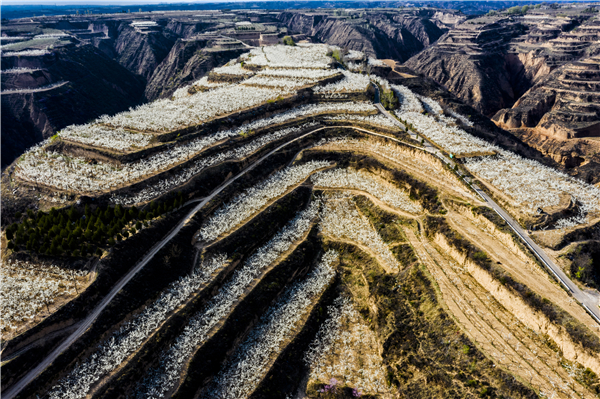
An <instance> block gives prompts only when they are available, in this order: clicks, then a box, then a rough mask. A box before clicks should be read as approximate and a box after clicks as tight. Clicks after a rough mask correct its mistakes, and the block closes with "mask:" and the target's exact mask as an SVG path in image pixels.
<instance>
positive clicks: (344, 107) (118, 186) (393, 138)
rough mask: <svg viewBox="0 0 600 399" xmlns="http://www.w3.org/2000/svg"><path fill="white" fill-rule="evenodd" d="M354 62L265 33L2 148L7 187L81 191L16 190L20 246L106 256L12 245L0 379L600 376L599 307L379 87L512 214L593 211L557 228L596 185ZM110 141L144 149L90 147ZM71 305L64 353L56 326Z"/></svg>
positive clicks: (99, 391) (30, 387)
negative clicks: (112, 104) (588, 303)
mask: <svg viewBox="0 0 600 399" xmlns="http://www.w3.org/2000/svg"><path fill="white" fill-rule="evenodd" d="M340 54H341V56H340ZM342 62H343V63H345V65H346V66H348V64H349V63H350V62H353V63H356V65H357V67H356V68H357V70H360V69H361V68H362V69H363V70H365V71H366V70H368V69H369V68H367V69H364V68H366V67H367V66H369V65H370V66H371V67H373V68H374V69H379V68H383V67H382V66H380V65H379V62H378V61H377V60H370V59H368V58H367V57H366V56H365V55H364V54H362V53H359V52H352V51H350V52H348V53H344V51H343V50H342V49H339V48H336V47H333V46H327V45H298V46H272V47H262V48H254V49H252V50H250V52H249V53H247V54H244V55H243V56H241V57H240V58H239V59H236V60H232V61H231V62H229V63H228V64H226V65H225V66H223V67H220V68H215V69H214V70H213V71H211V72H210V73H209V74H208V75H207V76H206V77H203V78H202V79H199V80H198V81H196V82H194V83H192V84H190V85H189V86H186V87H183V88H180V89H179V90H178V91H177V92H175V94H174V95H173V98H170V99H163V100H159V101H157V102H154V103H151V104H146V105H143V106H141V107H138V108H137V109H134V110H131V111H129V112H125V113H122V114H119V115H115V116H106V117H102V118H100V119H99V120H97V121H94V122H92V123H90V124H88V125H85V126H70V127H68V128H66V129H64V130H63V131H62V132H61V133H60V134H59V135H58V137H56V138H54V139H52V140H49V141H47V142H45V143H43V144H41V145H39V146H37V147H35V148H33V149H31V150H30V151H29V152H28V153H27V154H25V155H24V156H23V157H22V158H21V159H20V160H19V161H18V162H16V163H15V164H14V165H13V166H11V169H10V171H7V172H6V173H7V174H6V175H5V176H4V180H3V182H4V181H7V182H8V183H9V186H8V187H10V189H11V190H13V191H11V192H12V195H13V196H15V197H18V195H20V194H19V193H21V192H25V193H26V194H27V195H28V196H27V197H25V196H24V199H23V201H26V200H27V201H31V202H29V203H28V204H31V203H34V202H35V201H36V200H37V201H39V202H38V203H36V204H37V205H38V207H39V208H43V204H42V202H41V200H39V198H40V197H39V196H40V194H39V192H42V193H44V194H43V195H49V194H46V193H47V192H49V191H60V192H61V193H63V195H65V196H68V197H69V201H70V207H66V208H64V209H58V210H56V209H54V210H50V211H49V212H48V213H45V210H44V209H35V212H34V210H33V209H30V208H31V206H30V205H27V206H23V208H24V209H23V210H22V211H19V212H23V215H21V214H19V216H16V214H15V216H14V219H15V220H14V221H12V222H11V223H12V224H11V227H10V228H9V229H7V231H6V236H5V237H6V240H2V245H3V247H2V249H3V251H6V252H8V254H7V256H8V257H9V259H12V258H16V257H17V255H28V256H31V257H32V258H33V259H38V258H39V259H42V258H47V257H50V258H51V257H52V256H58V255H56V254H54V252H57V251H58V250H56V251H45V252H44V253H43V254H41V253H40V254H38V253H36V251H35V248H34V247H35V245H38V244H39V245H51V246H52V245H53V246H54V247H53V248H55V249H57V248H59V247H60V248H67V249H70V251H68V252H65V251H63V250H62V249H61V251H60V252H61V255H60V256H61V261H63V262H71V263H72V264H73V265H79V264H82V263H84V262H83V260H85V259H86V258H89V257H87V251H84V252H83V253H84V256H81V255H82V253H81V252H79V251H73V250H72V248H71V246H70V245H69V243H70V242H71V243H79V242H80V241H81V242H85V245H86V248H87V247H88V246H89V245H91V244H93V246H92V248H93V250H92V251H91V252H92V254H91V255H93V256H97V259H95V260H94V263H93V264H94V265H95V266H94V270H95V271H97V273H98V276H97V278H96V279H95V280H94V282H93V283H92V284H93V285H92V286H91V288H88V289H86V288H87V285H86V284H89V283H88V280H91V279H90V278H89V277H88V276H87V275H86V274H84V273H82V272H77V273H75V274H71V272H70V271H69V270H67V269H62V268H56V267H44V268H42V266H41V265H37V264H36V265H32V264H27V263H23V262H20V263H19V262H16V261H14V260H10V261H6V262H5V263H4V264H3V277H2V278H3V280H2V301H3V304H4V302H6V304H9V305H4V306H5V307H6V308H7V309H9V310H10V313H6V314H3V316H2V317H3V318H2V323H3V324H2V328H3V330H2V334H3V338H4V337H9V341H8V342H7V343H6V344H5V345H4V346H3V351H5V350H6V351H7V352H6V353H8V354H9V356H10V361H9V362H7V363H5V364H4V365H3V368H2V393H3V395H9V394H10V395H12V391H11V389H13V388H14V387H19V390H20V393H19V395H20V397H36V396H39V397H48V398H54V399H58V398H114V397H121V398H125V397H136V398H202V399H203V398H206V399H208V398H211V399H212V398H232V399H234V398H235V399H238V398H253V399H258V398H261V399H262V398H273V397H277V398H286V397H289V398H305V397H307V398H315V399H316V398H351V397H361V396H362V397H369V398H397V397H398V398H399V397H406V398H446V397H460V398H474V397H490V398H500V397H511V398H519V399H520V398H523V399H525V398H533V397H548V398H551V397H554V398H573V397H575V398H593V397H596V396H597V395H598V394H600V379H599V378H598V375H599V374H600V360H598V359H600V328H599V327H600V326H598V325H597V323H595V321H594V320H593V319H592V318H591V316H590V315H589V314H588V313H587V312H586V311H585V309H584V308H583V307H582V306H580V304H578V303H577V302H575V301H574V300H573V297H571V296H570V295H569V294H568V293H567V292H566V291H564V290H563V289H562V288H561V287H560V286H559V285H558V284H557V283H556V282H555V281H554V280H553V278H552V277H551V276H549V274H548V273H547V271H545V270H544V269H543V268H542V267H540V266H539V264H538V263H537V261H536V259H535V258H534V257H533V256H532V254H531V253H530V252H529V251H528V249H527V248H526V247H525V246H524V245H523V244H522V243H521V241H519V240H518V238H516V237H515V236H514V235H512V233H511V230H509V229H508V227H507V225H506V224H505V223H504V222H503V221H502V220H501V219H500V218H499V217H498V216H497V215H496V214H495V213H494V212H493V210H492V209H491V208H489V207H488V206H487V205H486V203H484V202H483V201H481V200H480V197H478V195H477V194H476V193H475V191H474V190H473V188H472V187H471V186H469V185H468V184H467V183H466V182H465V181H464V180H463V179H462V178H461V176H460V175H459V174H458V173H457V172H456V171H455V170H453V169H452V168H451V167H448V166H447V165H446V164H445V163H444V162H443V161H442V160H441V159H440V158H438V157H437V156H436V155H434V154H433V153H432V152H430V151H429V150H427V147H426V146H424V145H422V143H419V142H417V141H415V140H410V139H409V135H408V134H407V133H406V132H402V131H401V129H400V128H399V127H398V125H397V124H396V123H395V121H394V119H393V118H395V117H394V116H391V115H387V114H385V113H379V111H378V109H379V108H376V107H375V104H373V102H372V101H371V100H372V98H373V97H372V96H371V94H372V93H373V92H374V87H375V85H376V86H377V87H379V89H380V90H382V91H387V94H386V95H387V96H388V99H387V105H386V107H388V108H393V107H394V106H396V105H397V106H398V107H399V108H398V109H396V110H395V113H396V115H397V116H398V119H400V120H402V121H404V122H406V123H407V124H410V127H411V128H413V129H414V130H416V131H418V133H419V134H420V135H423V136H424V137H427V138H428V139H431V140H432V141H433V142H434V143H435V145H437V146H438V147H439V148H440V149H444V150H445V151H446V152H451V153H453V154H456V155H460V156H461V159H462V164H463V166H464V167H465V168H466V169H467V170H468V171H470V172H471V173H473V175H476V176H477V177H478V178H480V179H482V180H485V181H486V182H487V183H486V184H488V185H489V186H490V187H492V188H493V189H494V190H497V191H498V192H502V195H503V196H504V197H506V198H508V199H509V200H510V205H511V206H512V207H513V208H511V211H513V210H514V209H518V210H519V211H520V212H524V213H533V212H535V211H536V209H535V208H536V207H541V206H543V207H552V206H556V205H557V203H558V202H560V201H563V202H564V196H565V195H567V194H568V195H571V196H573V197H574V198H576V200H577V202H578V204H579V211H580V214H579V215H578V219H571V220H563V221H562V222H560V223H561V224H560V226H566V225H569V224H573V223H585V219H586V218H591V217H593V216H594V215H595V214H596V212H597V211H598V200H599V198H600V197H599V196H598V192H597V189H596V188H594V187H592V186H588V185H586V184H584V183H582V182H579V181H577V180H575V179H571V178H569V177H567V176H566V175H562V174H560V173H559V172H557V171H554V170H552V169H550V168H547V167H545V166H543V165H541V164H539V163H536V162H533V161H530V160H525V159H521V158H519V157H517V156H516V155H514V154H511V153H509V152H508V151H506V150H504V149H501V148H499V147H495V146H493V145H491V144H488V143H486V142H485V141H483V140H479V139H476V138H474V137H472V136H471V135H469V134H468V133H467V131H468V130H469V129H468V127H469V126H470V124H471V122H470V121H469V120H468V119H467V118H466V117H464V116H462V115H459V114H457V113H455V112H454V113H453V112H450V111H448V110H446V109H445V108H444V107H443V106H442V105H441V104H439V103H437V102H436V101H434V100H433V99H430V98H428V97H425V96H421V95H418V94H416V93H413V92H412V91H410V90H409V89H408V88H406V87H404V86H401V85H396V84H392V83H390V82H388V81H387V80H386V79H384V78H383V77H381V76H374V75H371V76H369V75H367V74H361V73H352V72H348V71H347V70H346V69H342V68H337V66H338V65H339V64H341V63H342ZM361 65H362V66H361ZM345 95H348V96H349V97H344V96H345ZM303 96H304V97H303ZM352 96H361V97H360V99H361V100H360V101H358V100H356V99H357V98H358V97H352ZM349 98H353V99H354V100H355V101H347V100H349ZM290 99H292V100H290ZM286 101H287V102H286ZM275 103H279V105H277V106H274V105H273V104H275ZM282 104H283V105H282ZM394 104H395V105H394ZM261 107H262V108H261ZM248 110H251V111H248ZM244 112H247V113H244ZM236 113H239V115H242V116H241V117H240V120H237V119H236V116H235V115H234V114H236ZM253 113H254V114H253ZM224 116H228V117H224ZM220 117H223V119H221V123H215V124H211V123H214V120H215V118H220ZM190 126H193V127H194V129H196V128H197V129H196V130H194V129H190V130H188V131H185V132H183V130H182V134H181V136H180V137H177V135H174V136H172V137H170V138H169V139H168V140H171V141H164V142H163V141H160V139H161V137H162V138H164V137H166V136H164V135H163V134H168V133H169V132H173V131H177V129H185V128H188V127H190ZM161 135H163V136H161ZM186 136H187V137H186ZM77 146H79V147H77ZM154 147H156V148H154ZM74 148H75V149H74ZM99 148H104V149H105V150H110V151H113V152H119V151H120V152H121V153H122V154H126V153H128V152H129V153H133V152H136V151H138V153H137V155H139V157H138V158H136V159H135V160H131V161H128V160H127V159H126V158H118V157H114V158H110V157H111V154H109V153H108V152H96V153H94V154H95V155H97V157H96V158H94V157H93V156H95V155H94V154H92V152H93V151H95V150H98V149H99ZM84 149H85V151H84ZM94 149H95V150H94ZM78 151H79V152H78ZM86 151H87V152H86ZM98 151H99V150H98ZM145 151H148V152H145ZM86 154H87V155H86ZM98 154H102V156H103V157H104V158H101V157H100V155H98ZM9 173H10V175H9ZM536 175H537V176H538V178H536V180H534V176H536ZM534 181H535V182H536V183H537V185H534V184H532V182H534ZM34 189H35V190H34ZM19 190H21V191H19ZM25 190H27V191H25ZM557 201H558V202H557ZM23 203H25V202H23ZM40 204H41V205H40ZM71 204H72V205H71ZM563 219H564V218H563ZM13 222H14V223H13ZM49 223H54V224H55V225H57V226H54V227H55V228H54V230H52V231H54V233H53V234H54V236H53V237H50V238H48V239H47V238H46V236H45V235H40V233H43V232H47V231H51V229H52V228H51V226H50V225H49ZM110 226H118V232H117V231H116V230H115V231H113V228H112V227H110ZM25 236H26V237H27V240H25V239H24V237H25ZM3 238H4V237H3ZM46 241H48V242H46ZM5 243H6V244H5ZM34 244H35V245H34ZM63 252H64V253H63ZM19 258H20V257H19ZM88 260H89V259H88ZM90 264H92V263H90ZM5 271H6V273H5ZM103 298H109V299H107V300H103ZM69 301H71V302H70V303H69V304H68V306H62V307H59V306H60V305H61V304H65V303H68V302H69ZM57 308H58V309H57ZM51 312H52V313H53V315H52V317H47V316H48V314H49V313H51ZM88 322H89V323H88ZM35 323H39V324H38V325H37V326H33V327H32V324H35ZM78 323H79V324H78ZM85 323H88V324H85ZM78 325H84V326H85V331H84V332H83V333H80V335H70V333H68V334H67V333H65V336H66V339H67V340H68V339H71V338H72V341H71V342H70V344H69V345H67V347H62V348H60V351H57V352H60V354H58V355H56V356H55V357H52V356H54V355H52V352H53V350H54V348H56V345H57V343H56V341H52V340H48V342H46V339H45V338H44V334H45V332H46V331H58V332H60V331H61V329H64V328H65V327H64V326H78ZM25 327H28V328H29V330H28V331H23V330H24V329H25ZM69 328H70V327H69ZM73 330H75V328H73ZM5 334H6V335H5ZM11 334H12V335H11ZM17 334H20V335H19V336H16V335H17ZM74 334H75V333H74ZM56 336H57V337H58V336H59V335H56ZM61 339H62V338H61ZM61 342H67V341H61ZM32 348H33V349H32ZM3 353H4V352H3ZM42 362H43V363H42ZM38 364H43V365H44V367H45V369H44V370H43V372H40V373H38V374H35V375H33V376H32V377H31V378H30V379H29V380H27V381H26V382H23V383H22V384H21V382H20V381H25V380H22V378H23V377H24V376H27V372H28V371H30V370H32V369H33V368H34V367H36V365H38ZM27 378H29V377H27ZM10 395H9V396H10Z"/></svg>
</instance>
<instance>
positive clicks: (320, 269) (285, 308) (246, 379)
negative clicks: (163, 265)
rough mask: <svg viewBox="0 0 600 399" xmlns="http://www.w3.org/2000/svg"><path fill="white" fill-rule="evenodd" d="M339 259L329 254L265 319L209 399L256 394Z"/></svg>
mask: <svg viewBox="0 0 600 399" xmlns="http://www.w3.org/2000/svg"><path fill="white" fill-rule="evenodd" d="M337 259H338V254H337V252H335V251H333V250H330V251H328V252H326V253H325V254H324V255H323V257H322V259H321V261H320V262H319V264H318V265H317V267H316V268H315V269H314V270H313V271H312V272H311V273H310V274H309V275H308V277H306V278H305V279H304V280H302V281H300V282H299V283H296V284H295V285H293V286H292V287H290V288H289V289H288V290H287V291H286V292H285V293H284V295H283V297H282V298H281V299H280V300H279V301H277V303H275V304H274V305H273V306H272V307H271V308H270V309H269V310H268V311H267V312H266V313H265V314H264V315H263V317H262V318H261V320H260V322H259V325H258V326H257V327H255V328H254V330H253V331H252V332H250V334H249V335H248V337H247V338H246V340H245V341H244V342H243V343H242V344H241V345H240V346H239V347H238V349H237V351H236V352H235V354H234V355H233V358H232V360H231V361H230V362H229V363H228V364H226V365H225V367H224V368H223V370H222V371H221V373H220V374H219V376H218V377H217V378H216V384H215V385H216V386H215V387H214V388H213V389H212V390H210V392H209V394H208V396H209V397H211V398H219V399H240V398H247V397H249V396H250V395H251V394H252V392H253V391H254V390H255V389H256V387H257V386H258V384H259V383H260V381H261V380H262V379H263V378H264V376H265V374H266V373H267V372H268V371H269V366H270V365H271V359H272V358H273V356H274V355H277V354H278V353H279V352H281V350H282V346H283V344H284V342H285V341H286V340H287V339H288V338H289V337H290V335H291V334H293V333H294V331H295V330H296V331H297V329H298V328H297V325H298V323H299V322H300V320H301V319H302V317H303V316H304V315H306V314H307V313H308V312H309V311H310V309H311V306H312V305H314V303H315V300H316V299H317V298H319V296H320V294H321V293H322V292H323V291H324V290H325V288H327V286H328V285H329V284H330V282H331V281H332V279H333V277H334V276H335V269H334V268H333V263H334V262H335V261H337Z"/></svg>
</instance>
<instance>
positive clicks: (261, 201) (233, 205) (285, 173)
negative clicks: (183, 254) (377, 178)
mask: <svg viewBox="0 0 600 399" xmlns="http://www.w3.org/2000/svg"><path fill="white" fill-rule="evenodd" d="M328 166H330V164H329V162H326V161H312V162H307V163H304V164H301V165H296V166H290V167H288V168H286V169H283V170H282V171H279V172H277V173H275V174H274V175H273V176H271V177H269V178H268V179H267V180H265V181H263V182H261V183H259V184H257V185H256V186H254V187H251V188H249V189H248V190H246V191H244V192H243V193H242V194H240V195H238V196H237V197H236V198H234V199H233V200H232V201H231V202H230V203H228V204H226V205H224V206H222V207H221V208H219V209H218V210H217V211H216V212H215V214H214V215H213V216H211V217H210V218H209V219H208V221H207V222H206V223H205V224H204V225H203V226H202V227H201V228H200V231H198V233H197V235H196V237H197V238H198V239H199V240H202V241H213V240H215V239H217V237H219V235H221V234H223V233H227V232H229V231H231V230H232V229H234V228H235V227H236V226H238V225H239V224H241V223H242V222H243V221H245V220H247V219H249V218H250V217H252V216H254V215H255V214H256V213H258V211H259V210H260V209H261V208H262V207H264V206H265V205H266V204H267V203H268V202H269V201H272V200H273V199H275V198H277V197H279V196H280V195H282V194H283V193H285V192H286V191H287V190H288V189H289V188H290V187H293V186H295V185H297V184H299V183H301V182H302V181H303V180H305V179H306V178H308V177H309V176H310V175H311V173H313V172H314V171H316V170H319V169H322V168H326V167H328Z"/></svg>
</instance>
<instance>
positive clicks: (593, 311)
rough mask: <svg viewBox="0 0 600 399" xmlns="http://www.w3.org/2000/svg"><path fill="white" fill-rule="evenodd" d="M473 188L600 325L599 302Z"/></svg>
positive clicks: (509, 218)
mask: <svg viewBox="0 0 600 399" xmlns="http://www.w3.org/2000/svg"><path fill="white" fill-rule="evenodd" d="M471 187H473V188H474V189H475V191H477V193H478V194H479V195H480V196H481V197H482V198H483V199H484V200H485V201H486V202H487V203H488V205H489V206H490V207H492V208H493V209H494V210H495V211H496V213H498V215H500V217H502V219H504V220H505V221H506V223H508V225H509V226H510V228H511V229H513V231H514V232H515V233H517V235H518V236H519V237H520V238H521V240H523V241H524V242H525V244H526V245H527V246H528V247H529V249H531V251H532V252H533V253H534V254H535V255H536V256H537V257H538V259H539V260H540V261H542V263H543V264H544V265H545V266H546V267H547V268H548V269H549V270H550V272H552V274H554V277H556V279H557V280H558V281H560V283H561V284H562V285H563V286H564V287H565V288H566V289H567V290H568V291H570V292H571V293H572V294H573V297H574V298H575V299H577V300H578V301H579V302H580V303H581V305H582V306H583V307H584V308H585V309H586V310H587V311H588V313H589V314H590V315H591V316H592V317H593V318H594V319H595V320H596V321H597V322H598V324H600V309H599V308H598V304H597V302H596V301H595V300H594V299H593V298H591V297H590V296H588V295H587V294H586V293H585V292H583V291H582V290H580V289H579V287H578V286H577V285H576V284H575V283H573V281H571V279H570V278H569V277H568V276H567V275H566V274H565V273H564V272H563V271H562V269H561V268H560V267H558V266H557V265H556V264H555V263H554V262H553V261H552V259H550V257H548V255H546V253H545V252H544V250H543V249H542V248H540V247H539V246H538V245H537V244H536V243H535V242H534V241H533V240H532V239H531V237H530V236H529V235H528V234H527V232H526V231H525V230H523V229H522V228H521V226H520V225H519V224H518V223H517V222H516V221H515V220H514V219H513V218H512V217H511V216H510V215H509V214H508V213H506V212H505V211H504V209H502V208H501V207H500V206H499V205H498V204H497V203H496V202H495V201H494V200H493V199H491V198H490V196H489V195H487V194H486V193H485V192H484V191H483V190H481V189H480V188H479V187H477V185H476V184H473V185H472V186H471Z"/></svg>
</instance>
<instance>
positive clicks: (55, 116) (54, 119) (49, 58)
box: [2, 45, 144, 167]
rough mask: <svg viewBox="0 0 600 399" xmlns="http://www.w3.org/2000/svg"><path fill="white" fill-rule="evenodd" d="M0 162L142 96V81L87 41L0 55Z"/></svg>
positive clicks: (5, 162) (9, 161) (127, 105)
mask: <svg viewBox="0 0 600 399" xmlns="http://www.w3.org/2000/svg"><path fill="white" fill-rule="evenodd" d="M2 67H3V70H8V69H12V68H28V69H24V70H22V72H18V73H14V72H13V73H3V74H2V89H3V93H2V166H3V167H4V166H6V165H8V164H10V163H11V162H12V161H13V160H14V159H15V158H16V157H18V156H19V155H20V154H21V153H22V152H23V151H24V150H25V149H27V148H28V147H30V146H31V145H34V144H36V143H37V142H39V141H41V140H42V139H44V138H47V137H49V136H51V135H53V134H54V133H55V132H56V131H57V130H60V129H62V128H63V127H65V126H67V125H70V124H80V123H85V122H87V121H89V120H90V119H93V118H96V117H98V116H100V115H103V114H113V113H115V112H120V111H123V110H126V109H128V108H129V107H131V106H134V105H137V104H139V103H140V102H141V101H142V100H143V91H144V82H143V81H142V80H141V79H140V78H139V77H136V76H135V75H133V74H132V73H131V72H129V71H128V70H127V69H125V68H124V67H122V66H120V65H119V64H118V63H117V62H115V61H114V60H111V59H110V58H108V57H107V56H106V55H105V54H104V53H102V52H101V51H100V50H98V49H97V48H95V47H93V46H91V45H84V46H79V47H71V48H63V49H60V50H57V51H54V52H53V53H52V54H49V55H46V56H42V57H2Z"/></svg>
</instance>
